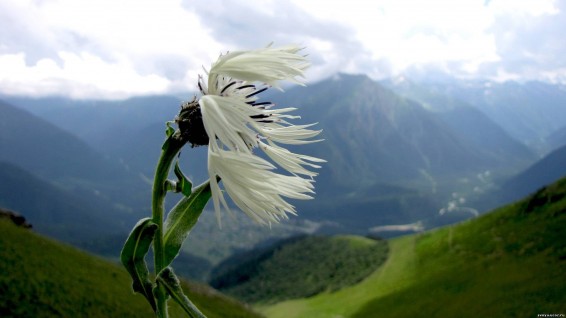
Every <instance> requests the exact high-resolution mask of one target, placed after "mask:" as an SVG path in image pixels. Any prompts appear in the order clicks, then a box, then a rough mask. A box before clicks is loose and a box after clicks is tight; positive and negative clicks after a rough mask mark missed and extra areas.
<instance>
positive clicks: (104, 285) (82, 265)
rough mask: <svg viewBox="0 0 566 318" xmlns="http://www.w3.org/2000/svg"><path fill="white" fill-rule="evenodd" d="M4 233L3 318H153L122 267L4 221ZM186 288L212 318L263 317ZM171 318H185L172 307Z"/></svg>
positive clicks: (0, 222)
mask: <svg viewBox="0 0 566 318" xmlns="http://www.w3.org/2000/svg"><path fill="white" fill-rule="evenodd" d="M0 233H2V235H0V317H18V318H21V317H34V318H36V317H104V318H109V317H153V314H152V311H151V308H150V306H149V305H148V304H147V303H146V301H145V299H144V298H143V297H142V296H140V295H134V294H133V293H132V292H131V290H130V278H129V276H128V274H127V273H126V271H125V270H123V269H122V268H121V267H120V266H118V265H115V264H112V263H109V262H107V261H105V260H102V259H99V258H97V257H94V256H91V255H89V254H86V253H84V252H81V251H79V250H76V249H74V248H72V247H69V246H66V245H63V244H60V243H56V242H54V241H51V240H49V239H46V238H43V237H41V236H39V235H37V234H35V233H33V232H32V231H30V230H26V229H23V228H19V227H16V226H15V225H13V224H12V223H11V222H10V221H8V220H5V219H0ZM183 288H184V290H185V292H187V294H188V295H189V297H190V298H191V300H192V301H193V302H194V303H195V304H196V305H197V306H199V308H200V309H201V310H202V311H203V312H204V313H205V314H206V315H207V316H208V317H209V318H210V317H259V316H258V315H257V314H255V313H253V312H251V311H250V310H248V309H247V308H246V307H244V306H243V305H241V304H240V303H238V302H236V301H234V300H232V299H229V298H227V297H225V296H223V295H221V294H220V293H218V292H216V291H214V290H213V289H211V288H209V287H207V286H204V285H195V284H190V285H189V284H184V286H183ZM170 303H172V302H170ZM171 317H184V316H183V315H182V312H181V311H180V309H179V308H178V307H176V306H172V312H171Z"/></svg>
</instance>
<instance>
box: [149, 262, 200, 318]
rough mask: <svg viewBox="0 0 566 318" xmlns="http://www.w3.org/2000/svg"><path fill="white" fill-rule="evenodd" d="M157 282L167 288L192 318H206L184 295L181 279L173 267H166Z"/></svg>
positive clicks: (158, 276)
mask: <svg viewBox="0 0 566 318" xmlns="http://www.w3.org/2000/svg"><path fill="white" fill-rule="evenodd" d="M157 282H158V283H159V284H160V285H161V286H163V287H165V290H167V293H168V294H169V295H170V296H171V298H173V300H175V301H176V302H177V303H178V304H179V306H181V308H183V310H184V311H185V312H186V313H187V314H188V315H189V317H191V318H206V316H205V315H204V314H203V313H202V312H200V310H198V308H197V307H196V306H195V305H194V304H193V303H192V302H191V301H190V300H189V298H188V297H187V296H185V294H184V293H183V289H182V288H181V283H180V282H179V279H178V278H177V276H176V275H175V273H173V269H172V268H171V267H165V268H164V269H163V270H162V271H161V272H160V273H159V274H158V275H157Z"/></svg>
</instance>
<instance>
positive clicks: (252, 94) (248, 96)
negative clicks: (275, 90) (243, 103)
mask: <svg viewBox="0 0 566 318" xmlns="http://www.w3.org/2000/svg"><path fill="white" fill-rule="evenodd" d="M266 90H267V87H264V88H262V89H258V90H256V91H255V92H253V93H251V94H249V95H247V96H246V98H250V97H252V96H254V95H257V94H259V93H261V92H264V91H266Z"/></svg>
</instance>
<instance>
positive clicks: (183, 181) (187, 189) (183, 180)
mask: <svg viewBox="0 0 566 318" xmlns="http://www.w3.org/2000/svg"><path fill="white" fill-rule="evenodd" d="M174 171H175V175H176V176H177V178H178V179H179V181H178V182H177V192H181V193H183V195H185V196H186V197H188V196H189V195H191V191H192V187H193V184H192V183H191V181H189V179H188V178H187V177H185V175H184V174H183V171H181V168H179V161H177V162H176V163H175V169H174Z"/></svg>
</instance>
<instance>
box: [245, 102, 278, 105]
mask: <svg viewBox="0 0 566 318" xmlns="http://www.w3.org/2000/svg"><path fill="white" fill-rule="evenodd" d="M250 105H252V106H265V105H273V103H272V102H261V103H256V102H251V104H250Z"/></svg>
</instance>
